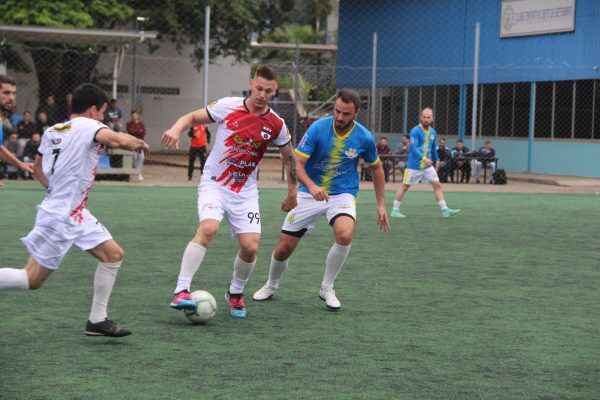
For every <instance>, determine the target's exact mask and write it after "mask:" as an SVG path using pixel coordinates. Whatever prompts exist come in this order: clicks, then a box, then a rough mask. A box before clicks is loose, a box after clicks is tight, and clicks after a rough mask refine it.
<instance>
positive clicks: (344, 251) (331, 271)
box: [321, 242, 350, 288]
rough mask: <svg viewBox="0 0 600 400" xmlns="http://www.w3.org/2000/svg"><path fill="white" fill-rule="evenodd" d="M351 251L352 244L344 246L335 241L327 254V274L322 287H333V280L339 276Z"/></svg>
mask: <svg viewBox="0 0 600 400" xmlns="http://www.w3.org/2000/svg"><path fill="white" fill-rule="evenodd" d="M348 253H350V245H349V246H342V245H340V244H337V242H336V243H333V246H331V249H330V250H329V254H327V261H326V262H325V275H324V276H323V282H322V283H321V287H323V288H326V287H333V281H335V278H337V276H338V274H339V273H340V271H341V270H342V267H343V266H344V262H346V257H348Z"/></svg>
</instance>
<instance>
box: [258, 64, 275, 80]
mask: <svg viewBox="0 0 600 400" xmlns="http://www.w3.org/2000/svg"><path fill="white" fill-rule="evenodd" d="M258 77H261V78H264V79H266V80H268V81H276V80H277V74H276V73H275V70H274V69H273V68H271V67H270V66H268V65H259V66H258V68H257V69H256V72H255V73H254V78H258Z"/></svg>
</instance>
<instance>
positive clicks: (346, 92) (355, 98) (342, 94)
mask: <svg viewBox="0 0 600 400" xmlns="http://www.w3.org/2000/svg"><path fill="white" fill-rule="evenodd" d="M337 99H341V100H342V101H343V102H344V103H353V104H354V108H355V109H356V111H358V109H359V108H360V96H359V95H358V93H357V92H356V91H354V90H352V89H342V90H340V91H339V92H338V95H337V98H336V100H337Z"/></svg>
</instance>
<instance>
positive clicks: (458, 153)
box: [450, 139, 471, 183]
mask: <svg viewBox="0 0 600 400" xmlns="http://www.w3.org/2000/svg"><path fill="white" fill-rule="evenodd" d="M470 155H471V154H470V153H469V148H468V147H465V145H464V143H463V141H462V140H460V139H458V140H457V141H456V147H455V148H454V149H452V170H451V171H450V173H451V174H452V173H453V172H454V171H456V170H458V171H459V172H460V183H463V182H466V183H469V180H470V179H471V164H470V163H469V160H467V159H466V158H465V157H469V156H470Z"/></svg>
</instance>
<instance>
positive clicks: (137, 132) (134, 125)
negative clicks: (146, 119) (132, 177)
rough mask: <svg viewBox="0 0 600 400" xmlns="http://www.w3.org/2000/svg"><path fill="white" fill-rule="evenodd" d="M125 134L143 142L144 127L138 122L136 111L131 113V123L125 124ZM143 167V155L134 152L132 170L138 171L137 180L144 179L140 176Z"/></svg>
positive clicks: (138, 117)
mask: <svg viewBox="0 0 600 400" xmlns="http://www.w3.org/2000/svg"><path fill="white" fill-rule="evenodd" d="M125 129H126V130H127V133H129V134H130V135H132V136H135V137H136V138H138V139H142V140H144V138H145V137H146V125H144V123H143V122H142V121H141V120H140V115H139V114H138V113H137V111H132V112H131V121H129V122H128V123H127V125H126V126H125ZM143 165H144V153H143V152H138V151H134V152H133V168H135V169H137V170H138V173H139V176H138V178H139V180H140V181H143V180H144V177H143V176H142V166H143Z"/></svg>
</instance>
